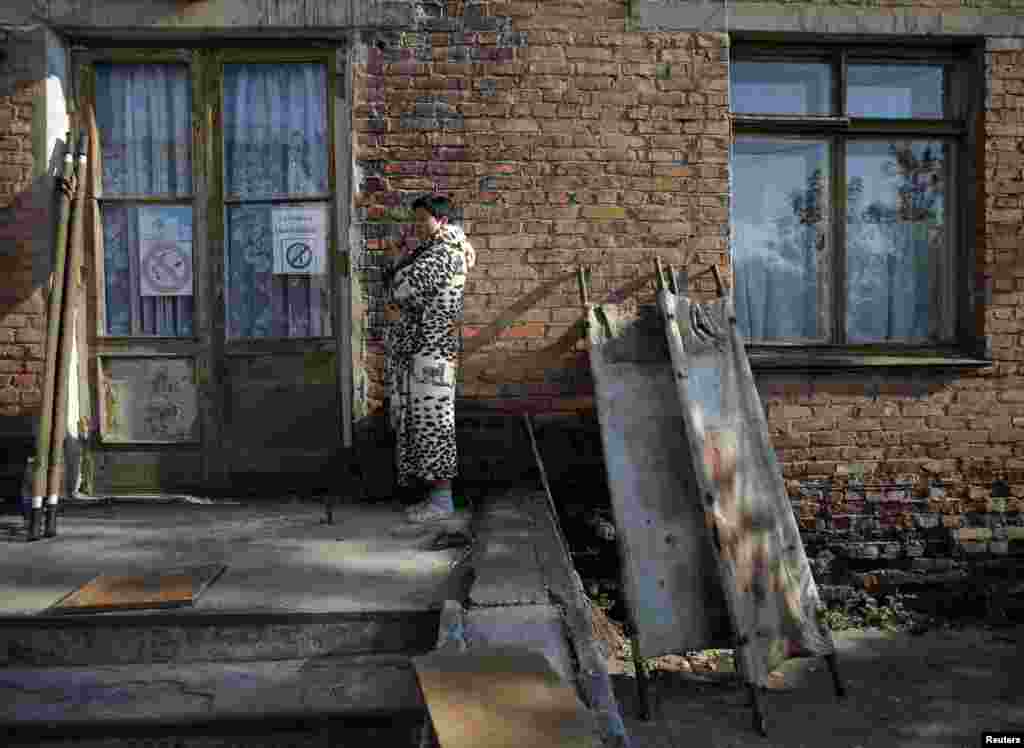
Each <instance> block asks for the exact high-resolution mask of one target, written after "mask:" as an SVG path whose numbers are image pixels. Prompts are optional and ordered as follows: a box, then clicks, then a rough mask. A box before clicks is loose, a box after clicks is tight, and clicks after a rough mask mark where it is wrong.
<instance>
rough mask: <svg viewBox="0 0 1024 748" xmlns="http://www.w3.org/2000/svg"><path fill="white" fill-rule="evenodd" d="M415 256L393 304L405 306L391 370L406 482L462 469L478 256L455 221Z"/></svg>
mask: <svg viewBox="0 0 1024 748" xmlns="http://www.w3.org/2000/svg"><path fill="white" fill-rule="evenodd" d="M414 254H415V259H414V260H413V261H412V262H411V263H409V264H407V265H405V266H403V267H399V268H398V270H397V271H396V272H395V274H394V277H393V278H392V280H391V283H390V284H389V289H388V301H389V302H390V303H393V304H397V305H398V307H399V309H400V310H401V316H400V318H399V320H398V321H397V322H393V323H391V325H390V327H389V330H388V335H387V348H388V356H387V371H386V379H387V386H388V395H389V398H390V413H389V416H390V421H391V427H392V429H393V430H394V433H395V437H396V456H395V467H396V470H397V478H398V485H399V486H408V485H410V484H412V483H413V481H414V480H415V479H419V480H421V481H438V480H451V479H453V478H454V477H455V475H456V473H457V472H458V453H457V451H456V445H455V379H456V371H457V368H458V362H459V352H460V351H459V349H460V347H461V334H460V325H461V324H462V312H463V292H464V290H465V285H466V275H467V273H468V272H469V270H470V269H471V268H472V267H473V265H474V264H475V260H476V255H475V252H474V251H473V246H472V245H471V244H470V243H469V241H468V240H467V239H466V235H465V233H464V232H463V231H462V229H461V228H459V227H458V226H453V225H450V224H448V225H445V226H442V227H441V229H440V230H439V231H438V232H437V234H435V235H434V236H433V237H432V238H431V239H429V240H427V241H426V242H424V243H422V244H420V246H419V247H417V248H416V250H415V253H414Z"/></svg>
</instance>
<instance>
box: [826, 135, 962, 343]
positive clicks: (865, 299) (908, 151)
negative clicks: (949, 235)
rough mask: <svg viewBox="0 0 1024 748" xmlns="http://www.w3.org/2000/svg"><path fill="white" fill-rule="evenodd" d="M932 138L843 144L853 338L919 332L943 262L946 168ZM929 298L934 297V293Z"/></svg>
mask: <svg viewBox="0 0 1024 748" xmlns="http://www.w3.org/2000/svg"><path fill="white" fill-rule="evenodd" d="M948 164H949V147H948V145H947V144H945V143H943V142H941V141H935V140H895V141H868V142H851V143H850V144H849V145H848V146H847V161H846V171H847V178H848V183H847V219H846V256H847V266H846V273H847V315H846V329H847V335H848V337H849V339H850V341H851V342H872V341H886V340H925V339H928V338H929V337H932V336H935V335H941V334H942V333H941V332H940V331H939V330H938V329H937V327H936V325H937V324H938V316H939V314H938V313H939V311H940V309H939V308H938V307H937V306H936V305H935V304H936V302H940V300H941V289H942V288H943V287H944V286H945V280H946V274H947V273H948V272H949V268H948V264H947V263H948V261H949V257H948V250H947V243H946V225H947V222H946V210H947V205H946V194H945V193H946V181H947V172H946V168H947V165H948ZM933 300H934V301H933Z"/></svg>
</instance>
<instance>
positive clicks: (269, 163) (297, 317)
mask: <svg viewBox="0 0 1024 748" xmlns="http://www.w3.org/2000/svg"><path fill="white" fill-rule="evenodd" d="M224 97H225V100H224V168H225V185H226V190H227V194H228V195H229V196H234V197H236V198H242V199H243V201H244V200H245V199H246V198H258V197H267V196H270V195H274V196H278V197H279V196H288V195H291V196H297V195H304V194H310V193H325V192H327V191H328V190H329V189H330V187H329V182H328V164H329V162H330V154H329V151H328V137H327V70H326V67H325V66H324V65H321V64H313V63H308V64H307V63H296V64H285V65H264V64H253V65H248V64H246V65H226V66H225V68H224ZM328 208H329V206H328V204H327V203H326V202H305V203H302V204H288V205H281V204H278V205H272V204H270V203H260V204H252V203H249V204H246V203H245V202H243V204H241V205H230V206H228V209H227V234H226V238H227V242H226V245H225V255H226V256H225V285H226V289H227V294H226V297H227V298H226V301H227V304H226V310H225V314H226V317H227V319H226V323H227V334H228V337H229V338H264V337H274V338H295V337H326V336H330V335H331V311H330V310H331V287H330V282H329V278H330V276H329V275H327V270H328V268H327V265H328V247H329V246H330V236H331V233H330V225H331V224H330V211H329V209H328Z"/></svg>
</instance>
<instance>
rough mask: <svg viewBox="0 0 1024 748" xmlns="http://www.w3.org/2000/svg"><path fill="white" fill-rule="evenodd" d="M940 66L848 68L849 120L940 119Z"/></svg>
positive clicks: (941, 110)
mask: <svg viewBox="0 0 1024 748" xmlns="http://www.w3.org/2000/svg"><path fill="white" fill-rule="evenodd" d="M944 73H945V70H944V68H943V66H942V65H904V64H894V65H849V66H848V67H847V81H848V83H847V85H848V87H847V93H846V109H847V111H848V112H849V115H850V116H851V117H880V118H886V119H910V118H914V117H920V118H926V119H942V117H943V113H944V111H945V110H944V97H943V89H944V85H943V84H944Z"/></svg>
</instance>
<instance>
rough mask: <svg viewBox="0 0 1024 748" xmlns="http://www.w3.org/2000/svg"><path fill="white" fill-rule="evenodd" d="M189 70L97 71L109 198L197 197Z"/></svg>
mask: <svg viewBox="0 0 1024 748" xmlns="http://www.w3.org/2000/svg"><path fill="white" fill-rule="evenodd" d="M191 123H192V87H191V80H190V78H189V69H188V67H187V66H186V65H180V64H173V65H114V64H98V65H96V125H97V128H98V129H99V136H100V150H101V153H102V154H103V193H104V194H105V195H191V194H192V124H191Z"/></svg>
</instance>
